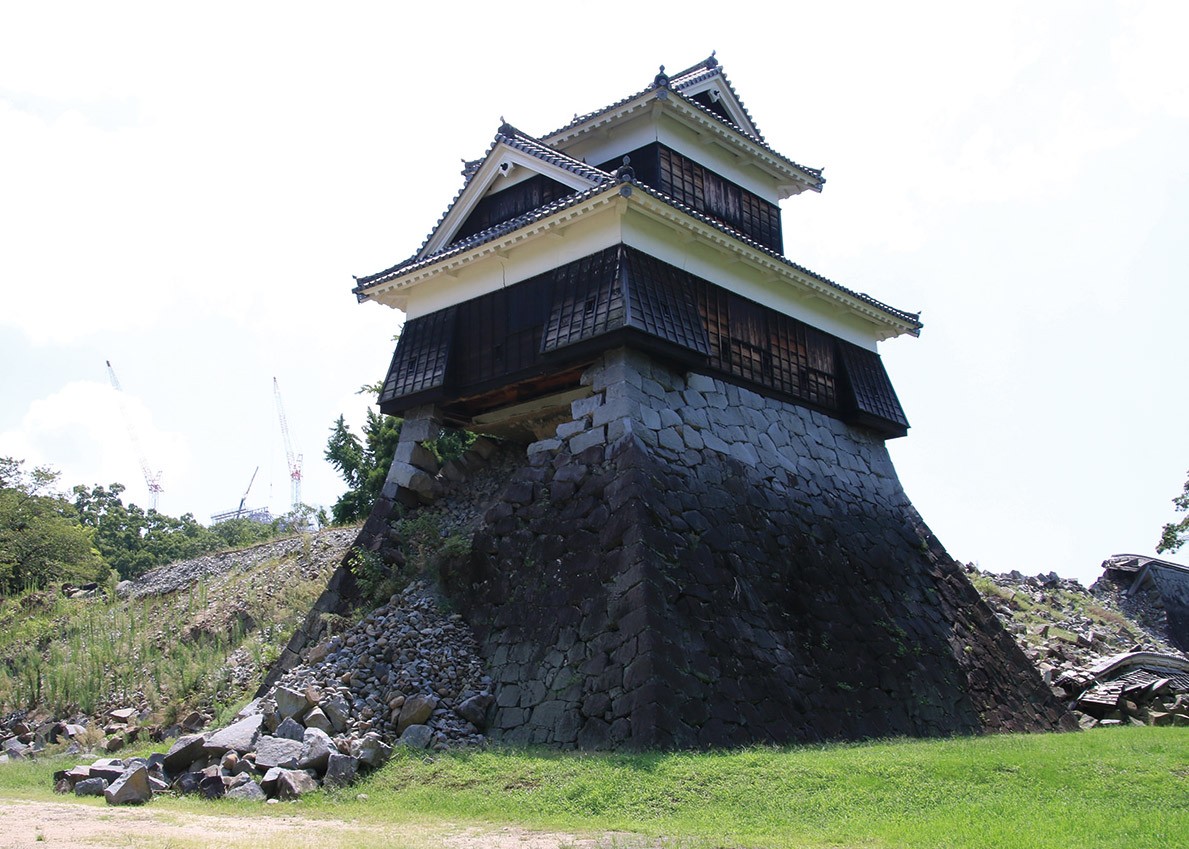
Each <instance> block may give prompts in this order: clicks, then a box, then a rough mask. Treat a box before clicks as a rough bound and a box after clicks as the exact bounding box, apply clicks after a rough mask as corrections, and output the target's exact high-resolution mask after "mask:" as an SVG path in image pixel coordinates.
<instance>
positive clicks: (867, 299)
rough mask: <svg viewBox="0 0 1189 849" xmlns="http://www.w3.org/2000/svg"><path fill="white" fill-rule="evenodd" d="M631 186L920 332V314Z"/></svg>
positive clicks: (647, 188) (665, 197)
mask: <svg viewBox="0 0 1189 849" xmlns="http://www.w3.org/2000/svg"><path fill="white" fill-rule="evenodd" d="M632 185H634V186H636V187H638V188H639V189H641V190H642V191H644V192H647V193H648V194H650V195H652V196H653V197H655V198H656V199H658V200H661V201H663V202H665V203H667V204H668V205H669V206H672V207H673V208H675V209H679V210H681V211H682V212H684V213H685V214H686V215H688V216H689V217H690V218H696V219H697V220H698V221H701V222H702V223H703V224H706V225H708V226H710V227H713V228H714V229H716V230H721V231H722V232H723V233H726V234H727V235H728V236H733V237H734V238H736V239H738V240H739V241H741V242H743V243H744V244H746V245H748V246H749V247H751V248H754V249H755V250H757V251H760V252H762V253H764V254H767V255H768V256H770V257H771V258H772V259H775V260H777V261H778V262H781V263H783V264H784V265H787V266H788V267H789V268H794V269H796V270H797V271H799V272H801V273H802V274H806V275H808V276H810V277H812V278H814V279H815V280H820V281H821V282H822V283H826V284H828V285H830V286H832V287H833V288H835V289H837V290H838V291H840V292H844V293H846V294H847V295H850V296H851V297H852V298H855V299H856V300H859V301H862V302H863V303H865V304H868V305H870V306H873V307H875V308H877V309H880V310H882V311H884V312H886V313H888V314H890V315H893V316H895V317H897V318H899V319H900V320H902V321H906V322H909V323H911V324H915V325H916V332H915V333H914V335H916V334H917V333H919V332H920V329H921V328H922V327H923V326H924V325H923V324H921V314H920V313H911V312H905V311H904V310H898V309H896V308H895V307H893V306H889V305H888V304H885V303H884V302H883V301H879V300H876V299H875V298H873V297H871V296H870V295H868V294H867V293H866V292H856V291H855V290H854V289H848V288H847V287H845V286H843V285H842V284H841V283H835V282H834V281H833V280H831V279H830V278H828V277H823V276H822V275H820V274H818V273H817V272H816V271H811V270H810V269H808V268H806V267H805V266H803V265H798V264H797V263H795V262H793V261H792V260H790V259H789V258H788V257H786V256H785V255H784V254H781V253H778V252H776V251H774V250H772V249H771V248H769V247H767V246H765V245H761V244H760V243H759V242H757V241H755V240H754V239H752V238H750V237H749V236H746V235H744V234H743V233H740V232H739V231H738V230H736V229H735V228H734V227H731V226H730V225H729V224H723V223H722V222H721V221H718V220H716V219H714V218H711V217H710V216H708V215H704V214H703V213H701V212H698V211H697V210H696V209H691V208H690V207H688V206H686V205H685V204H683V203H681V202H680V201H677V200H674V199H673V198H671V197H669V196H668V195H666V194H663V193H662V192H658V191H657V190H656V189H654V188H652V187H651V186H646V185H644V184H643V183H639V182H637V181H635V180H632Z"/></svg>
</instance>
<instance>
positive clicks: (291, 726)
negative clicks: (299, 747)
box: [273, 716, 306, 742]
mask: <svg viewBox="0 0 1189 849" xmlns="http://www.w3.org/2000/svg"><path fill="white" fill-rule="evenodd" d="M305 731H306V730H305V729H304V728H302V727H301V723H300V722H298V721H297V720H296V719H294V718H293V717H291V716H290V717H286V718H285V719H283V720H282V721H281V722H280V724H279V725H277V730H276V731H274V732H273V735H274V736H276V737H281V738H284V739H286V740H297V741H298V742H301V737H302V735H303V734H305Z"/></svg>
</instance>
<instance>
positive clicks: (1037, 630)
mask: <svg viewBox="0 0 1189 849" xmlns="http://www.w3.org/2000/svg"><path fill="white" fill-rule="evenodd" d="M969 578H970V582H971V583H972V584H974V587H975V589H977V590H978V591H979V594H980V595H982V596H983V597H984V598H988V599H989V598H998V599H1001V600H1002V601H1003V602H1004V603H1005V604H1006V605H1007V606H1008V607H1009V608H1010V609H1011V611H1012V619H1013V620H1014V621H1015V622H1018V623H1020V624H1021V625H1023V626H1024V627H1025V630H1024V631H1023V632H1022V633H1023V637H1024V639H1025V641H1027V642H1028V643H1029V644H1031V645H1035V646H1038V647H1040V646H1043V645H1045V642H1046V640H1048V639H1052V638H1054V637H1055V638H1057V639H1060V640H1064V641H1065V642H1067V643H1076V642H1077V640H1078V635H1077V634H1075V633H1073V632H1072V631H1069V630H1066V629H1064V628H1060V627H1058V626H1056V625H1053V624H1052V622H1053V619H1054V618H1055V617H1056V616H1057V615H1058V614H1060V613H1061V612H1066V613H1067V614H1075V615H1077V616H1078V617H1079V618H1084V619H1086V620H1087V621H1088V622H1089V623H1090V624H1091V625H1094V626H1095V627H1097V626H1100V625H1101V626H1103V627H1104V628H1106V627H1110V628H1112V629H1118V628H1120V627H1122V628H1126V629H1131V628H1133V627H1134V626H1133V625H1132V623H1130V622H1128V620H1127V619H1126V618H1124V617H1123V616H1121V615H1119V614H1118V613H1116V612H1115V611H1113V610H1110V609H1109V608H1107V607H1104V606H1103V605H1102V604H1100V603H1099V602H1097V601H1095V600H1094V597H1093V596H1090V595H1088V594H1086V593H1084V592H1083V593H1079V592H1071V591H1070V590H1067V589H1063V588H1059V587H1049V588H1046V589H1045V591H1044V602H1043V603H1038V602H1036V601H1034V600H1033V598H1032V597H1031V596H1030V595H1029V594H1028V593H1026V592H1021V591H1019V590H1013V589H1009V588H1006V587H1001V586H999V584H997V583H995V580H994V579H993V578H991V577H990V576H989V575H984V574H981V573H978V572H976V573H974V574H971V575H969ZM1046 625H1047V626H1048V628H1047V630H1045V631H1044V632H1043V633H1042V628H1044V627H1045V626H1046ZM1045 634H1047V636H1045Z"/></svg>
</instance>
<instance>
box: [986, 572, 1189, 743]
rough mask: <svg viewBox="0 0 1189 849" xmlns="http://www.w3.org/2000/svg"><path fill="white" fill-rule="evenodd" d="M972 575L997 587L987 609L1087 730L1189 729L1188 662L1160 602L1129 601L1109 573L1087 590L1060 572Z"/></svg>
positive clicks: (1148, 599) (1132, 598)
mask: <svg viewBox="0 0 1189 849" xmlns="http://www.w3.org/2000/svg"><path fill="white" fill-rule="evenodd" d="M1109 562H1110V561H1108V563H1109ZM1106 565H1107V564H1104V568H1105V567H1106ZM966 569H967V572H968V573H971V574H977V575H980V576H981V578H982V579H983V580H985V581H990V582H991V584H993V585H994V586H993V589H991V591H986V590H984V593H983V594H984V598H985V600H986V601H987V604H988V605H989V606H990V607H991V609H992V610H993V611H994V612H995V614H996V616H997V617H999V619H1000V621H1001V622H1002V623H1003V625H1004V627H1005V628H1006V630H1007V631H1008V633H1010V634H1011V635H1012V636H1013V637H1014V638H1015V639H1016V641H1017V643H1018V644H1019V646H1020V648H1021V649H1023V651H1024V654H1025V655H1026V656H1027V657H1028V658H1029V660H1031V661H1032V662H1033V663H1034V664H1035V665H1036V667H1037V670H1038V671H1039V672H1040V673H1041V677H1042V678H1043V680H1044V681H1045V683H1046V684H1048V685H1049V686H1050V687H1051V688H1052V690H1053V692H1054V693H1055V694H1056V695H1057V696H1059V697H1060V698H1062V699H1064V700H1065V701H1066V703H1067V705H1068V707H1069V709H1070V710H1071V711H1073V712H1074V714H1075V716H1077V718H1078V723H1079V725H1080V726H1081V727H1083V728H1091V727H1094V726H1098V725H1103V726H1109V725H1124V724H1131V725H1145V724H1148V725H1189V657H1187V656H1186V655H1185V654H1184V653H1183V652H1181V651H1180V650H1178V649H1177V648H1176V641H1175V640H1174V639H1173V638H1174V637H1175V635H1174V634H1171V633H1170V631H1169V623H1168V620H1167V618H1166V617H1165V615H1164V611H1163V609H1162V606H1161V604H1160V601H1159V598H1157V597H1155V596H1141V595H1136V594H1132V595H1128V594H1127V593H1125V592H1124V590H1123V588H1121V587H1120V586H1119V584H1118V583H1117V581H1115V580H1114V579H1113V578H1112V576H1111V573H1110V571H1109V569H1108V572H1107V574H1106V575H1104V576H1103V577H1102V578H1100V579H1099V580H1098V581H1097V582H1096V583H1095V584H1094V585H1093V586H1092V587H1090V588H1089V589H1087V588H1085V587H1083V586H1082V585H1081V584H1080V583H1079V582H1078V581H1075V580H1071V579H1067V578H1061V577H1059V576H1058V575H1057V574H1056V573H1055V572H1050V573H1048V574H1040V575H1034V576H1025V575H1023V574H1021V573H1019V572H1017V571H1012V572H1008V573H1005V574H996V573H992V572H986V573H981V572H979V570H978V569H977V568H976V567H974V566H973V565H968V566H967V567H966Z"/></svg>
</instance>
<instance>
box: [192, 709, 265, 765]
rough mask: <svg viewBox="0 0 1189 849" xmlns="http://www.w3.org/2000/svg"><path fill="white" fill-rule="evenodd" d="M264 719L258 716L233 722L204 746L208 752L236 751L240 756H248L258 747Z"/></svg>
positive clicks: (209, 739)
mask: <svg viewBox="0 0 1189 849" xmlns="http://www.w3.org/2000/svg"><path fill="white" fill-rule="evenodd" d="M262 721H263V717H262V716H260V715H259V714H257V715H256V716H249V717H248V718H247V719H241V720H240V721H239V722H233V723H232V724H231V725H228V726H227V727H226V728H224V729H222V730H221V731H216V732H215V733H214V734H212V735H211V736H210V737H208V738H207V741H206V745H205V746H204V748H205V750H206V751H207V752H213V753H222V752H226V751H228V750H234V751H236V752H238V753H239V754H241V755H242V754H247V753H248V752H250V751H252V750H253V749H254V748H255V747H256V740H257V739H258V738H259V737H260V724H261V722H262Z"/></svg>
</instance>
